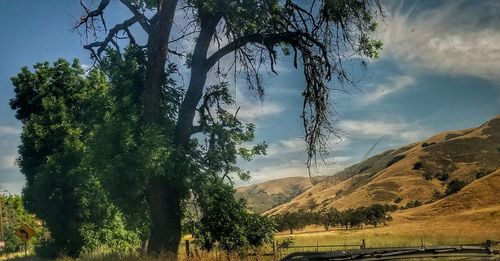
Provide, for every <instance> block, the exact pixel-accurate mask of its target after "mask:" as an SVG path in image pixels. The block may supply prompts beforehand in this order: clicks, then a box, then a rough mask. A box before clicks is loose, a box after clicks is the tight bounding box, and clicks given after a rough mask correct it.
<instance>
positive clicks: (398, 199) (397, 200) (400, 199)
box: [394, 197, 403, 204]
mask: <svg viewBox="0 0 500 261" xmlns="http://www.w3.org/2000/svg"><path fill="white" fill-rule="evenodd" d="M401 201H403V198H402V197H397V198H396V199H395V200H394V203H396V204H397V203H401Z"/></svg>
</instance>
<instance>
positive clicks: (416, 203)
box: [401, 200, 422, 209]
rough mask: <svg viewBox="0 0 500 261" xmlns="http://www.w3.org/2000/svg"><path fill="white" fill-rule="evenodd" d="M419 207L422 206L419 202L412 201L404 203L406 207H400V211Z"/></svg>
mask: <svg viewBox="0 0 500 261" xmlns="http://www.w3.org/2000/svg"><path fill="white" fill-rule="evenodd" d="M419 206H422V202H420V201H419V200H414V201H410V202H408V203H406V205H405V206H404V207H401V209H409V208H416V207H419Z"/></svg>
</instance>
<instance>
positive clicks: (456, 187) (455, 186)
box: [445, 179, 467, 196]
mask: <svg viewBox="0 0 500 261" xmlns="http://www.w3.org/2000/svg"><path fill="white" fill-rule="evenodd" d="M466 185H467V183H466V182H465V181H461V180H456V179H454V180H452V181H451V182H450V183H449V184H448V187H447V188H446V191H445V194H446V196H449V195H451V194H453V193H457V192H459V191H460V190H461V189H462V188H463V187H465V186H466Z"/></svg>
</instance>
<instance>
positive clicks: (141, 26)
mask: <svg viewBox="0 0 500 261" xmlns="http://www.w3.org/2000/svg"><path fill="white" fill-rule="evenodd" d="M109 2H110V1H109V0H101V1H100V3H99V5H98V6H97V7H95V8H93V7H90V6H89V7H87V6H85V4H84V3H82V6H83V7H84V9H85V13H84V15H83V16H82V17H81V19H80V20H79V22H78V23H77V25H76V28H78V29H82V31H85V32H87V33H89V32H90V33H96V34H93V35H95V36H96V37H99V35H100V34H99V32H98V31H99V30H102V29H104V30H102V33H103V35H102V38H100V39H98V38H96V41H95V42H91V43H89V44H87V45H85V48H86V49H88V50H90V51H91V53H92V57H93V58H94V59H95V60H96V61H98V62H99V61H101V59H102V58H103V56H106V52H105V50H106V49H107V48H108V47H109V48H116V49H118V50H119V49H120V46H121V45H122V44H123V43H122V42H121V41H120V39H123V38H124V37H126V38H128V39H129V41H130V44H132V45H134V46H139V48H140V49H142V50H143V51H144V54H145V56H144V59H145V61H144V63H145V67H144V74H145V75H144V81H140V82H137V83H136V84H137V85H138V86H137V90H141V96H140V104H141V106H142V107H141V111H140V117H139V118H140V126H141V132H145V133H148V135H150V138H149V142H148V141H147V139H146V140H143V141H144V142H145V143H146V145H148V146H152V147H150V148H151V150H152V151H154V152H155V154H154V155H150V156H151V157H150V158H151V159H158V160H157V161H155V160H153V161H151V162H152V163H155V162H156V163H161V162H163V163H165V164H163V165H161V164H159V165H158V164H157V165H154V164H153V165H154V167H151V168H146V170H148V171H149V172H147V173H145V174H144V173H141V174H140V176H141V177H142V176H145V178H144V179H142V182H143V184H144V186H143V187H142V189H143V194H144V197H145V203H146V205H147V206H148V208H149V215H150V218H151V234H150V240H149V250H150V251H152V252H159V251H161V250H166V251H171V252H174V253H176V252H177V248H178V243H179V240H180V235H181V216H182V202H183V200H185V199H187V198H188V197H190V195H193V194H192V193H193V192H194V193H196V188H195V186H199V183H198V181H199V180H204V178H200V176H203V175H206V176H210V177H214V179H215V177H227V176H228V174H230V173H231V172H239V173H240V174H244V173H242V172H240V171H239V169H237V168H236V167H235V163H236V158H235V157H236V155H240V156H242V157H244V158H250V157H251V156H252V155H253V154H259V153H261V152H262V146H256V147H254V148H250V149H245V148H242V147H241V144H243V143H244V142H247V141H250V140H252V139H253V129H252V128H253V127H252V126H251V125H249V126H246V127H248V128H249V129H248V131H245V125H244V124H242V123H241V122H240V121H238V120H237V113H236V114H234V115H231V114H230V113H229V112H228V111H226V110H225V107H224V106H223V105H222V104H223V103H225V104H232V102H233V101H232V100H231V99H230V95H229V92H228V90H227V79H226V78H225V77H226V76H227V75H228V72H229V71H231V70H234V71H235V72H241V73H242V75H243V77H244V78H245V79H246V80H247V82H248V85H249V88H250V89H251V90H254V91H255V93H256V94H257V95H258V96H260V97H262V96H263V95H264V86H263V81H262V77H261V74H260V73H261V68H264V67H261V65H262V64H265V63H267V64H269V65H270V66H269V70H270V71H272V72H275V67H274V66H275V65H276V63H277V59H278V55H279V54H280V53H283V54H285V55H288V54H290V55H291V57H292V59H290V60H292V63H293V66H295V67H296V68H298V67H300V68H301V69H302V71H303V73H304V77H305V80H306V83H307V84H306V86H304V90H303V92H302V93H301V94H302V96H303V97H304V103H303V113H302V116H301V117H302V119H303V123H304V131H305V141H306V143H307V155H308V159H309V160H308V161H307V163H308V166H310V164H311V162H313V161H314V159H315V158H316V153H317V152H321V151H324V149H325V144H326V142H327V140H328V136H329V134H331V133H334V132H333V131H334V129H333V126H332V124H331V121H330V114H329V113H330V112H331V108H330V104H331V98H330V97H331V90H332V89H334V88H340V89H341V88H343V87H339V86H341V85H337V87H335V86H334V82H340V83H341V84H342V83H344V82H347V83H350V82H351V79H350V78H349V76H348V74H347V73H346V72H345V70H344V68H343V61H344V60H345V58H352V57H353V55H354V56H355V57H356V58H353V60H355V61H360V62H363V58H367V57H368V58H373V57H376V55H377V50H378V49H379V48H380V46H381V45H380V43H379V42H377V41H374V40H372V39H371V38H370V33H372V32H373V31H374V30H375V27H376V23H375V21H374V17H375V15H376V14H377V13H378V12H379V11H380V9H379V5H378V3H377V2H376V0H373V1H371V0H323V1H319V0H318V1H293V0H286V1H279V0H244V1H242V0H185V1H179V0H120V2H121V4H123V6H124V7H126V8H128V9H129V10H130V13H131V15H130V17H129V18H128V19H126V20H124V21H123V22H122V23H118V24H115V25H113V26H112V27H109V24H107V23H106V22H105V16H106V12H107V11H108V9H109V6H110V5H109ZM174 24H175V27H174ZM108 28H109V29H108ZM139 30H142V31H143V33H139V34H138V35H139V36H138V37H137V36H134V32H138V31H139ZM92 31H93V32H92ZM144 35H145V37H146V40H145V41H143V42H142V41H140V40H141V37H142V36H144ZM189 42H194V46H193V47H192V49H191V48H184V49H183V48H182V45H183V44H184V45H185V44H186V43H189ZM280 50H282V51H281V52H280ZM225 57H227V58H225ZM229 58H230V59H229ZM229 60H232V61H233V62H228V61H229ZM176 63H177V64H179V63H185V64H186V65H187V66H186V67H187V68H188V69H189V70H190V73H189V80H188V84H187V86H186V87H185V88H184V89H183V90H182V91H181V97H180V100H179V103H178V106H177V107H176V108H175V109H174V110H173V111H172V110H170V111H168V112H166V111H165V109H164V108H165V105H166V103H165V99H164V98H165V96H168V93H169V92H170V91H169V90H171V89H168V88H166V81H167V79H168V77H166V75H167V73H166V72H167V71H168V70H167V68H168V67H169V66H167V65H168V64H176ZM210 74H213V75H215V76H217V77H218V79H219V83H218V84H214V85H210V86H207V77H208V76H209V75H210ZM169 104H172V103H169ZM214 112H215V113H214ZM146 136H147V135H146ZM152 139H154V140H155V141H157V143H155V142H151V140H152ZM200 141H206V144H204V143H203V142H200ZM157 144H162V145H161V146H160V147H161V149H158V148H159V147H155V146H153V145H157ZM139 146H141V145H140V144H139ZM155 148H156V149H155ZM166 159H167V160H166ZM160 165H161V166H160ZM141 169H142V170H144V168H141ZM138 175H139V174H138ZM195 197H196V196H195Z"/></svg>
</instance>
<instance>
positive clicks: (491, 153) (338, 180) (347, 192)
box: [266, 115, 500, 214]
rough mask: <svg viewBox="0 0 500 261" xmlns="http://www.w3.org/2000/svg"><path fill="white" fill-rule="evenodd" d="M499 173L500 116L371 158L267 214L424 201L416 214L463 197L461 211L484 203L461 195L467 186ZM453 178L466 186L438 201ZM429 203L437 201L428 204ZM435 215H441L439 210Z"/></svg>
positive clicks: (472, 196)
mask: <svg viewBox="0 0 500 261" xmlns="http://www.w3.org/2000/svg"><path fill="white" fill-rule="evenodd" d="M498 169H500V115H499V116H497V117H496V118H494V119H492V120H490V121H488V122H486V123H484V124H483V125H481V126H479V127H478V128H472V129H467V130H461V131H450V132H444V133H440V134H438V135H435V136H433V137H430V138H429V139H427V140H424V141H422V142H418V143H414V144H410V145H408V146H404V147H402V148H399V149H397V150H389V151H386V152H383V153H381V154H378V155H376V156H373V157H371V158H369V159H367V160H365V161H363V162H361V163H358V164H356V165H353V166H351V167H348V168H346V169H345V170H343V171H341V172H339V173H337V174H335V175H333V176H331V177H329V178H327V179H325V180H324V181H322V182H320V183H318V184H316V185H315V186H313V187H311V188H310V189H308V190H307V191H305V192H304V193H302V194H301V195H299V196H297V197H295V198H294V199H292V200H291V201H290V202H288V203H285V204H283V205H280V206H278V207H275V208H273V209H271V210H269V211H267V212H266V214H278V213H282V212H286V211H297V210H299V209H312V210H318V209H320V208H323V207H327V208H330V207H335V208H338V209H346V208H355V207H359V206H368V205H371V204H375V203H382V204H383V203H387V204H396V205H398V206H400V207H402V206H405V205H407V204H408V203H412V202H415V201H419V202H420V203H427V204H426V205H424V206H422V207H419V208H416V209H414V210H415V211H416V210H417V209H424V207H425V208H429V207H431V206H435V205H433V204H438V203H439V202H451V201H450V200H451V199H453V198H455V197H458V196H459V195H461V197H462V198H461V199H462V200H458V201H455V202H456V204H458V205H460V206H458V205H453V206H452V207H451V208H453V209H460V208H462V207H465V206H466V205H467V204H472V205H474V204H473V203H471V202H475V201H477V200H479V201H483V200H487V199H482V197H483V196H484V195H483V194H481V193H479V194H477V195H475V194H473V193H469V194H464V193H465V192H466V191H469V190H471V188H470V187H471V186H473V187H474V186H476V187H477V186H486V185H485V184H484V182H479V181H481V180H482V178H483V177H486V178H487V179H485V180H490V179H491V180H494V179H492V177H496V175H498V174H495V173H496V172H495V171H497V170H498ZM497 172H498V171H497ZM493 174H495V175H493ZM490 175H491V176H490ZM454 180H458V181H461V182H464V183H465V184H469V185H467V186H466V187H465V188H464V189H463V192H462V193H459V194H452V195H449V196H447V197H445V198H444V199H442V200H440V199H441V198H443V197H444V196H445V192H446V189H447V188H448V185H449V183H450V182H452V181H454ZM474 181H476V182H474ZM478 184H479V185H478ZM466 188H467V189H466ZM497 191H498V190H497ZM490 194H491V195H489V197H490V198H493V199H495V200H496V202H500V198H499V197H500V196H499V194H500V193H499V192H496V193H490ZM484 197H486V196H484ZM432 202H435V203H433V204H430V203H432ZM439 204H451V203H439ZM498 204H500V203H497V206H498ZM439 206H440V207H444V205H442V206H441V205H439ZM474 209H475V208H474ZM435 211H437V213H442V212H440V210H439V208H436V210H435ZM408 213H410V212H408ZM432 213H434V212H432Z"/></svg>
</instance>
